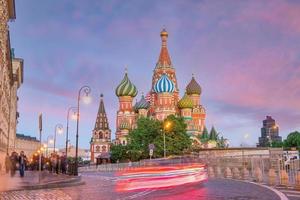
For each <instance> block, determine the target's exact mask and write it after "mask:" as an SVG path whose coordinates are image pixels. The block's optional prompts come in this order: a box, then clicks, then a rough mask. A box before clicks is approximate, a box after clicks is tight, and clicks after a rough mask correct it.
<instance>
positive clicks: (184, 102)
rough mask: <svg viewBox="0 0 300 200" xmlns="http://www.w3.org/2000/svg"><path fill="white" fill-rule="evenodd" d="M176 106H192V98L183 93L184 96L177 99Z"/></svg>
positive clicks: (182, 107)
mask: <svg viewBox="0 0 300 200" xmlns="http://www.w3.org/2000/svg"><path fill="white" fill-rule="evenodd" d="M177 106H178V108H180V109H184V108H193V106H194V103H193V100H192V99H191V98H190V97H189V96H188V95H187V94H184V96H183V97H182V98H181V99H180V100H179V101H178V104H177Z"/></svg>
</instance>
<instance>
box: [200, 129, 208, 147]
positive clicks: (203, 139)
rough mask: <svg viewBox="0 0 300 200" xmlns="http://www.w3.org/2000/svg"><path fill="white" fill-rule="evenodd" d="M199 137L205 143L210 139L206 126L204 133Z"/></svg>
mask: <svg viewBox="0 0 300 200" xmlns="http://www.w3.org/2000/svg"><path fill="white" fill-rule="evenodd" d="M199 139H200V141H201V142H202V143H205V142H207V141H208V140H209V135H208V130H207V128H206V126H205V127H204V129H203V133H202V135H201V136H200V138H199Z"/></svg>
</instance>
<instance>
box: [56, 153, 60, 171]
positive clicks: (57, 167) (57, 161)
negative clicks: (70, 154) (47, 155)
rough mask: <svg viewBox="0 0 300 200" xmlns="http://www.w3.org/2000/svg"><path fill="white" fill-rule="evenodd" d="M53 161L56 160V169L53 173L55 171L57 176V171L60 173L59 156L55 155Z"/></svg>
mask: <svg viewBox="0 0 300 200" xmlns="http://www.w3.org/2000/svg"><path fill="white" fill-rule="evenodd" d="M55 159H56V167H55V171H56V174H58V173H59V171H60V158H59V155H58V154H57V155H56V157H55Z"/></svg>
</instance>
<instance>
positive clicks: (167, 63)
mask: <svg viewBox="0 0 300 200" xmlns="http://www.w3.org/2000/svg"><path fill="white" fill-rule="evenodd" d="M168 36H169V34H168V32H167V31H166V30H165V29H163V30H162V31H161V32H160V37H161V50H160V54H159V58H158V61H157V63H156V66H155V69H154V71H153V76H152V87H151V92H150V95H151V101H150V104H151V106H150V115H152V116H153V115H154V112H155V105H157V104H159V102H157V101H158V94H157V93H156V92H155V91H154V87H155V84H156V83H157V81H158V80H159V79H160V78H161V76H162V75H166V76H168V79H169V80H171V81H172V83H173V84H174V91H173V92H172V94H171V95H172V96H173V97H172V99H173V101H174V103H175V104H177V102H178V100H179V90H178V85H177V78H176V73H175V69H174V67H173V65H172V62H171V58H170V55H169V51H168V47H167V39H168Z"/></svg>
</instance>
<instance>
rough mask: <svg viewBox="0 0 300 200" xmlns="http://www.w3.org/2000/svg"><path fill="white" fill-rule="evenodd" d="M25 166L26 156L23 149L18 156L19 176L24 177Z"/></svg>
mask: <svg viewBox="0 0 300 200" xmlns="http://www.w3.org/2000/svg"><path fill="white" fill-rule="evenodd" d="M25 166H26V156H25V154H24V151H21V153H20V156H19V171H20V176H21V177H24V174H25Z"/></svg>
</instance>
